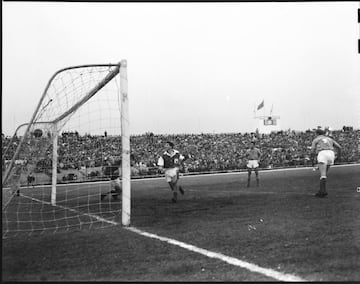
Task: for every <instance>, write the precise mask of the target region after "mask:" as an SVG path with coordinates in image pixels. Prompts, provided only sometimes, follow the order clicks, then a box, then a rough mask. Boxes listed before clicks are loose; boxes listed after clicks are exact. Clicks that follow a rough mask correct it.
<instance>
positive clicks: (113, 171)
mask: <svg viewBox="0 0 360 284" xmlns="http://www.w3.org/2000/svg"><path fill="white" fill-rule="evenodd" d="M120 166H121V160H117V161H115V159H114V158H113V157H109V158H108V159H107V165H106V166H105V168H104V175H105V176H106V177H108V178H110V183H109V185H110V191H108V192H107V193H104V194H101V200H103V199H104V198H105V197H106V196H107V195H111V197H112V198H113V199H115V200H118V199H119V195H120V194H121V192H122V190H121V180H120Z"/></svg>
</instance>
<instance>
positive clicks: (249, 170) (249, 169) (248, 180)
mask: <svg viewBox="0 0 360 284" xmlns="http://www.w3.org/2000/svg"><path fill="white" fill-rule="evenodd" d="M251 171H252V169H251V168H248V179H247V187H250V178H251Z"/></svg>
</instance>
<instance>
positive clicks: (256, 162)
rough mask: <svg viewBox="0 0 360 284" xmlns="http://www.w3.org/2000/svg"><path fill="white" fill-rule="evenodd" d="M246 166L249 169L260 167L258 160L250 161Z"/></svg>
mask: <svg viewBox="0 0 360 284" xmlns="http://www.w3.org/2000/svg"><path fill="white" fill-rule="evenodd" d="M246 166H247V167H248V168H249V169H255V168H258V167H259V162H258V160H249V161H248V163H247V165H246Z"/></svg>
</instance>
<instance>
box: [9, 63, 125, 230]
mask: <svg viewBox="0 0 360 284" xmlns="http://www.w3.org/2000/svg"><path fill="white" fill-rule="evenodd" d="M118 75H119V76H118ZM127 80H128V79H127V61H126V60H122V61H121V62H119V63H117V64H88V65H78V66H71V67H67V68H63V69H61V70H59V71H57V72H56V73H54V75H53V76H52V77H51V78H50V80H49V81H48V83H47V85H46V87H45V90H44V92H43V93H42V95H41V98H40V100H39V103H38V105H37V107H36V109H35V111H34V113H33V115H32V117H31V119H30V122H29V123H24V124H22V125H20V126H19V127H18V128H17V129H16V131H15V134H14V136H13V137H12V138H11V140H10V141H9V142H8V144H7V146H6V147H5V151H3V156H2V161H3V165H5V166H4V168H3V173H2V188H3V196H4V188H9V185H10V184H11V183H12V182H13V181H14V180H15V177H17V180H16V184H17V187H19V189H21V190H17V192H16V193H17V195H16V194H15V192H14V191H13V192H12V196H11V197H10V201H9V202H7V204H6V208H4V202H3V223H5V233H9V232H11V231H16V232H20V231H21V232H24V231H30V232H34V231H37V230H38V231H41V230H55V231H58V230H61V229H64V230H68V229H69V228H72V227H77V228H82V227H84V224H88V225H89V227H92V226H93V225H94V224H96V223H101V226H103V225H104V224H108V225H109V224H110V225H111V224H116V223H122V225H124V226H129V225H130V214H131V168H130V167H131V165H130V129H129V127H130V123H129V106H128V81H127ZM107 134H109V135H107ZM3 149H4V147H3ZM114 160H115V161H116V165H115V164H114V165H112V167H113V168H114V167H115V168H116V167H117V172H118V175H119V176H120V179H121V185H122V186H121V190H122V193H121V194H120V195H119V197H120V198H121V200H120V201H121V202H120V203H119V202H117V198H116V199H114V200H113V199H112V198H113V197H114V198H115V197H116V196H117V195H118V192H117V193H116V195H115V194H113V191H111V192H110V191H109V190H110V188H111V189H113V188H112V187H111V185H112V183H111V182H110V181H111V179H110V177H111V175H108V174H106V173H105V172H106V171H105V169H106V168H109V167H110V161H114ZM19 161H20V162H21V165H20V166H18V165H19V163H20V162H19ZM4 169H5V171H4ZM15 173H16V174H15ZM33 173H35V177H34V179H36V187H34V186H33V188H30V186H29V182H31V179H29V175H32V174H33ZM26 176H27V177H28V178H27V181H26ZM95 181H96V182H95ZM109 182H110V183H109ZM13 184H15V182H13ZM26 185H27V186H26ZM7 192H9V190H8V191H7ZM19 192H20V194H19ZM104 193H105V194H109V195H107V196H108V197H109V198H107V199H106V201H104V200H103V199H102V196H103V195H104ZM14 196H15V197H14ZM16 196H18V197H16ZM100 197H101V199H100ZM49 206H50V207H49ZM38 207H39V208H38ZM4 210H6V211H5V212H4ZM12 210H14V211H12ZM26 210H30V213H29V212H27V211H26ZM120 215H121V217H120ZM4 218H5V219H4ZM21 218H23V219H21ZM47 218H49V220H48V219H47ZM118 218H119V219H120V218H121V222H117V221H115V220H116V219H118ZM84 219H86V221H84ZM23 225H26V226H27V227H26V228H25V227H23ZM3 235H4V227H3Z"/></svg>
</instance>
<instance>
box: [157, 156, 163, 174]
mask: <svg viewBox="0 0 360 284" xmlns="http://www.w3.org/2000/svg"><path fill="white" fill-rule="evenodd" d="M157 166H158V168H159V170H160V171H161V172H163V171H164V158H163V157H162V156H160V157H159V159H158V162H157Z"/></svg>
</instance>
